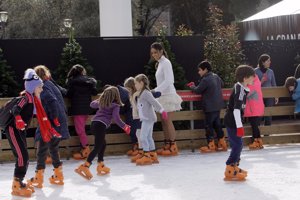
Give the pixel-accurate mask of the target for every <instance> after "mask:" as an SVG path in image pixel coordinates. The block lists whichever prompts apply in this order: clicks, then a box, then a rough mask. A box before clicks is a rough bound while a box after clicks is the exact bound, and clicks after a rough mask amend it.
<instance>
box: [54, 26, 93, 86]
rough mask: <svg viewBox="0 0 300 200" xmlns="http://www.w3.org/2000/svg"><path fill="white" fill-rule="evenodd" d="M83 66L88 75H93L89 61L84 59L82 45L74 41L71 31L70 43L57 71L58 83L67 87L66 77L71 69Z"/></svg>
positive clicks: (64, 51) (62, 55)
mask: <svg viewBox="0 0 300 200" xmlns="http://www.w3.org/2000/svg"><path fill="white" fill-rule="evenodd" d="M76 64H80V65H82V66H83V67H84V68H85V69H86V71H87V74H91V73H92V71H93V68H92V67H91V66H90V65H89V64H88V62H87V59H86V58H84V57H83V55H82V51H81V46H80V44H79V43H78V42H77V41H76V40H75V39H74V37H73V33H72V30H71V33H70V38H69V41H68V42H67V43H66V45H65V47H64V48H63V52H62V54H61V60H60V64H59V66H58V68H57V70H56V71H55V75H56V80H57V83H58V84H60V85H61V86H65V83H66V77H67V74H68V72H69V71H70V69H71V68H72V67H73V66H74V65H76Z"/></svg>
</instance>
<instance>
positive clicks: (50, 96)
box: [35, 80, 70, 140]
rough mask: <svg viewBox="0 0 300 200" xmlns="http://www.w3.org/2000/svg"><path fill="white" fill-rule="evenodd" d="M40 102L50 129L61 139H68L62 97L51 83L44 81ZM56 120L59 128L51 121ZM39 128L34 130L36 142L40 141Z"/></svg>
mask: <svg viewBox="0 0 300 200" xmlns="http://www.w3.org/2000/svg"><path fill="white" fill-rule="evenodd" d="M41 101H42V105H43V107H44V110H45V111H46V114H47V117H48V119H49V120H50V122H51V125H52V127H54V128H55V130H56V131H57V132H58V133H60V134H61V135H62V138H63V139H67V138H69V137H70V134H69V129H68V123H67V113H66V107H65V103H64V99H63V96H62V94H61V92H60V90H59V89H58V88H57V86H55V85H54V84H53V83H52V82H51V81H49V80H46V81H44V86H43V92H42V93H41ZM55 118H58V121H59V123H60V126H58V127H56V126H55V125H54V123H53V120H54V119H55ZM40 134H41V133H40V129H39V127H38V128H37V130H36V137H35V138H36V140H40V139H41V135H40Z"/></svg>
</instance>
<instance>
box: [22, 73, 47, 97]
mask: <svg viewBox="0 0 300 200" xmlns="http://www.w3.org/2000/svg"><path fill="white" fill-rule="evenodd" d="M23 79H24V80H25V83H24V86H25V90H26V91H27V92H29V93H30V94H33V92H34V90H35V88H36V87H38V86H40V85H43V81H42V80H41V79H40V78H39V76H38V75H37V74H36V73H35V71H34V70H33V69H30V68H29V69H27V70H26V71H25V75H24V78H23Z"/></svg>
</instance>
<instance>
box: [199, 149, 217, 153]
mask: <svg viewBox="0 0 300 200" xmlns="http://www.w3.org/2000/svg"><path fill="white" fill-rule="evenodd" d="M199 151H200V153H216V152H217V151H216V150H211V151H204V150H199Z"/></svg>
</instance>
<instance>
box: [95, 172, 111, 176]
mask: <svg viewBox="0 0 300 200" xmlns="http://www.w3.org/2000/svg"><path fill="white" fill-rule="evenodd" d="M109 173H110V172H98V173H97V175H98V176H105V175H107V174H109Z"/></svg>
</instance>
